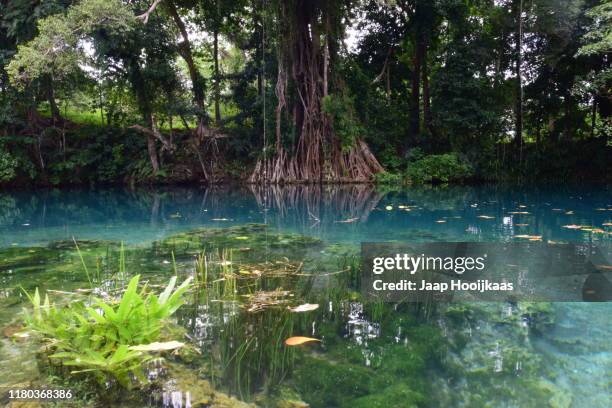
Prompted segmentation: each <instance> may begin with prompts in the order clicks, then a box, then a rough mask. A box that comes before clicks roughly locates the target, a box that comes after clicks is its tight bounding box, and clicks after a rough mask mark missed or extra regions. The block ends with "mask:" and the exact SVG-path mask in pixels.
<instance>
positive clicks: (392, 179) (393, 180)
mask: <svg viewBox="0 0 612 408" xmlns="http://www.w3.org/2000/svg"><path fill="white" fill-rule="evenodd" d="M374 181H375V183H376V184H397V185H400V184H404V176H402V175H401V174H398V173H389V172H386V171H384V172H382V173H378V174H376V175H375V176H374Z"/></svg>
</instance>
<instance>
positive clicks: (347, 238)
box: [0, 186, 612, 247]
mask: <svg viewBox="0 0 612 408" xmlns="http://www.w3.org/2000/svg"><path fill="white" fill-rule="evenodd" d="M388 205H392V206H394V210H391V211H387V210H385V207H386V206H388ZM400 205H402V206H409V207H410V208H409V209H410V211H405V210H402V209H400V208H398V206H400ZM611 206H612V197H610V190H609V188H607V187H601V186H586V187H585V186H582V187H576V186H574V187H566V186H561V187H546V186H544V187H526V188H513V187H449V188H422V189H416V188H415V189H411V190H405V191H401V192H389V193H385V192H383V191H376V190H375V189H374V188H372V187H367V186H347V187H333V186H323V187H318V186H317V187H315V186H311V187H287V188H278V189H266V190H263V189H261V190H260V189H249V188H233V189H232V188H221V187H219V188H212V189H170V190H161V191H138V190H137V191H127V190H94V191H89V190H49V191H46V190H45V191H36V192H15V193H0V247H2V246H3V247H6V246H11V245H13V246H16V245H30V244H38V243H46V242H50V241H53V240H61V239H71V238H72V237H73V236H74V237H76V238H78V239H111V240H123V241H125V242H129V243H139V242H147V241H153V240H156V239H160V238H163V237H165V236H167V235H169V234H171V233H175V232H181V231H187V230H190V229H193V228H195V227H224V226H231V225H240V224H244V223H253V222H256V223H265V224H269V225H270V226H271V228H273V229H274V230H277V231H293V232H298V233H302V234H305V235H310V236H316V237H319V238H322V239H325V240H329V241H340V242H361V241H386V240H404V239H415V238H418V239H420V240H423V241H428V240H448V241H451V240H470V241H471V240H479V241H490V242H494V241H502V240H508V239H511V237H512V236H514V235H520V234H527V235H542V237H543V239H544V240H548V239H552V240H565V241H572V242H583V241H588V240H592V239H609V238H603V237H599V236H597V234H589V233H588V232H585V231H581V230H572V229H567V228H563V226H564V225H571V224H574V225H588V226H594V227H599V228H604V227H602V224H604V223H606V222H610V220H611V219H612V211H610V210H609V209H610V208H612V207H611ZM606 210H607V211H606ZM523 212H525V213H528V214H517V213H523ZM512 213H514V214H512ZM479 216H486V217H495V218H491V219H489V218H479ZM347 220H348V221H352V222H343V221H347ZM436 221H444V222H436ZM517 224H518V225H517ZM522 224H528V225H522Z"/></svg>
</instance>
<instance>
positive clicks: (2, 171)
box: [0, 146, 17, 182]
mask: <svg viewBox="0 0 612 408" xmlns="http://www.w3.org/2000/svg"><path fill="white" fill-rule="evenodd" d="M16 168H17V160H15V158H14V157H13V156H11V154H10V153H9V152H6V151H4V150H3V149H2V147H1V146H0V182H6V181H11V180H12V179H13V178H15V169H16Z"/></svg>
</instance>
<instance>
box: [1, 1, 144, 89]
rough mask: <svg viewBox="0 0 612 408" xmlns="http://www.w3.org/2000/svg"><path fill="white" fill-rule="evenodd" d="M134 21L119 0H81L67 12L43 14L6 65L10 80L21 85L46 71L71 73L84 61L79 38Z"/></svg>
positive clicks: (125, 26)
mask: <svg viewBox="0 0 612 408" xmlns="http://www.w3.org/2000/svg"><path fill="white" fill-rule="evenodd" d="M133 22H134V15H133V13H132V12H131V10H129V9H127V8H126V7H125V6H124V5H123V3H122V2H121V1H119V0H83V1H81V2H80V3H77V4H76V5H75V6H73V7H71V8H70V9H69V10H68V12H67V13H66V14H56V15H51V16H49V17H46V18H44V19H42V20H40V21H39V22H38V35H37V36H36V37H35V38H34V39H33V40H32V41H30V42H28V43H27V44H24V45H19V47H18V50H17V54H16V55H15V57H14V58H13V60H12V61H11V62H10V64H9V65H8V67H7V73H8V75H9V77H10V79H11V82H12V83H13V84H14V85H16V86H23V85H24V84H27V83H29V82H31V81H33V80H35V79H38V78H41V77H43V76H46V75H48V76H50V77H52V78H54V79H60V78H67V77H70V76H71V75H72V74H73V73H74V72H78V71H79V70H80V68H79V65H80V64H82V63H85V62H86V53H85V52H84V50H83V49H82V45H81V44H80V42H81V41H83V40H84V39H87V38H88V37H90V36H91V35H92V34H93V33H94V32H95V31H98V30H103V29H111V30H113V31H114V32H116V33H121V32H127V31H129V30H130V29H131V27H132V24H133Z"/></svg>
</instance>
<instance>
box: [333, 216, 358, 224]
mask: <svg viewBox="0 0 612 408" xmlns="http://www.w3.org/2000/svg"><path fill="white" fill-rule="evenodd" d="M358 219H359V218H357V217H355V218H347V219H346V220H340V221H335V222H338V223H341V224H349V223H351V222H355V221H357V220H358Z"/></svg>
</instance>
